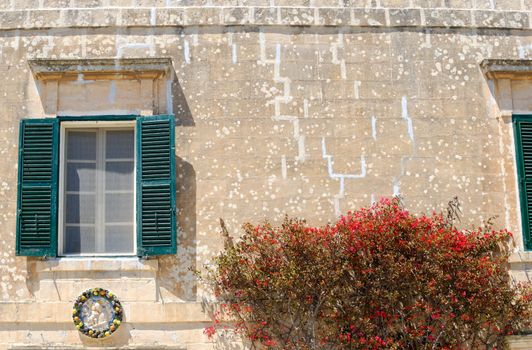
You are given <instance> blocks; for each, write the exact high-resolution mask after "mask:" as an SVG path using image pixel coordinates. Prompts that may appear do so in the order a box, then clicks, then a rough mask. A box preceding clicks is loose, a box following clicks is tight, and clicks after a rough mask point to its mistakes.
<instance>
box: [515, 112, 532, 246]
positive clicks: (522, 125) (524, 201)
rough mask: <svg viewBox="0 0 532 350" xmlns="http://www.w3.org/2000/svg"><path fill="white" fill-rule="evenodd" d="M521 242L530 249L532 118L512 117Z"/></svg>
mask: <svg viewBox="0 0 532 350" xmlns="http://www.w3.org/2000/svg"><path fill="white" fill-rule="evenodd" d="M514 127H515V129H514V130H515V141H516V155H517V170H518V176H519V191H520V199H521V218H522V221H523V240H524V243H525V248H526V249H527V250H531V249H532V236H531V232H532V228H531V220H532V116H528V117H526V116H519V117H514Z"/></svg>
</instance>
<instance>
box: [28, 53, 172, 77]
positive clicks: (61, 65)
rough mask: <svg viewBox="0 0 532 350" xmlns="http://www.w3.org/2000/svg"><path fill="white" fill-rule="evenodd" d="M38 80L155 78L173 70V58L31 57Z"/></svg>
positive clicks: (32, 66) (30, 62)
mask: <svg viewBox="0 0 532 350" xmlns="http://www.w3.org/2000/svg"><path fill="white" fill-rule="evenodd" d="M28 63H29V65H30V68H31V70H32V72H33V74H34V76H35V78H36V79H37V80H41V81H50V80H78V79H82V80H124V79H125V80H128V79H134V80H144V79H149V80H155V79H158V78H161V77H163V76H165V75H168V74H169V73H170V71H171V67H172V60H171V59H170V58H127V59H121V58H104V59H79V60H78V59H73V60H48V59H36V60H30V61H29V62H28Z"/></svg>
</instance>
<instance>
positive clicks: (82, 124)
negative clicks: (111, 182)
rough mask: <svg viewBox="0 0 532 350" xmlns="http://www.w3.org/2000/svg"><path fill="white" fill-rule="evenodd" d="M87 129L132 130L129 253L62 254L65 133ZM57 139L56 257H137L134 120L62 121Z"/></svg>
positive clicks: (135, 128)
mask: <svg viewBox="0 0 532 350" xmlns="http://www.w3.org/2000/svg"><path fill="white" fill-rule="evenodd" d="M88 128H127V129H132V130H133V135H134V138H133V139H134V142H133V159H134V161H133V184H134V186H133V250H132V251H131V252H130V253H91V254H87V253H79V254H72V253H69V254H65V253H64V231H65V209H66V208H65V187H66V182H65V181H66V173H65V172H66V167H65V163H66V153H65V152H66V142H65V141H66V132H67V129H88ZM60 129H61V130H60V137H59V191H58V196H59V201H58V202H59V206H58V217H57V221H58V225H57V229H58V232H57V233H58V237H57V245H58V247H57V248H58V249H57V252H58V256H62V257H69V256H71V257H92V256H136V255H137V220H136V217H137V171H136V169H137V161H138V159H137V151H136V150H137V126H136V122H135V120H124V121H100V120H97V121H63V122H61V128H60Z"/></svg>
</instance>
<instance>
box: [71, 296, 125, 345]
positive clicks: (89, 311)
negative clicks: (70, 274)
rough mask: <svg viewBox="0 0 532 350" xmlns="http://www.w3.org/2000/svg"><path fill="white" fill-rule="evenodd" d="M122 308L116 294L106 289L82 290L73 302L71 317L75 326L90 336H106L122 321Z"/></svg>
mask: <svg viewBox="0 0 532 350" xmlns="http://www.w3.org/2000/svg"><path fill="white" fill-rule="evenodd" d="M122 316H123V309H122V305H121V304H120V301H119V300H118V299H117V298H116V296H115V295H114V294H113V293H111V292H109V291H108V290H106V289H102V288H92V289H87V290H86V291H84V292H83V293H82V294H81V295H80V296H79V297H78V298H77V299H76V302H75V303H74V309H73V310H72V319H73V320H74V324H75V325H76V328H77V329H78V330H79V331H80V332H81V333H83V334H85V335H86V336H88V337H91V338H103V337H108V336H110V335H111V334H113V332H115V331H116V330H117V329H118V327H120V323H121V322H122Z"/></svg>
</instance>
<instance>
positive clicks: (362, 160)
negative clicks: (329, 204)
mask: <svg viewBox="0 0 532 350" xmlns="http://www.w3.org/2000/svg"><path fill="white" fill-rule="evenodd" d="M321 155H322V157H323V159H325V160H327V173H328V175H329V177H330V178H331V179H336V180H339V181H340V190H339V191H338V194H336V195H335V196H334V200H333V203H334V212H335V214H336V216H340V215H341V214H342V212H341V210H340V200H341V199H343V198H344V197H345V179H361V178H364V177H366V168H367V165H366V158H365V157H364V155H361V156H360V173H352V174H341V173H335V172H334V169H333V166H334V159H333V156H332V155H330V154H328V153H327V144H326V143H325V137H322V138H321Z"/></svg>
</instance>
